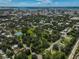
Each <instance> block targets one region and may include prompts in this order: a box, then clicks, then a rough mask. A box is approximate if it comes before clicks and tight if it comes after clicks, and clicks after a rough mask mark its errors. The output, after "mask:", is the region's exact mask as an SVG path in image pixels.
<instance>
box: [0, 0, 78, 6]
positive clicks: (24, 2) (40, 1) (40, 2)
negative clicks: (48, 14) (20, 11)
mask: <svg viewBox="0 0 79 59" xmlns="http://www.w3.org/2000/svg"><path fill="white" fill-rule="evenodd" d="M0 6H21V7H22V6H23V7H30V6H31V7H37V6H39V7H40V6H41V7H52V6H62V7H63V6H79V0H0Z"/></svg>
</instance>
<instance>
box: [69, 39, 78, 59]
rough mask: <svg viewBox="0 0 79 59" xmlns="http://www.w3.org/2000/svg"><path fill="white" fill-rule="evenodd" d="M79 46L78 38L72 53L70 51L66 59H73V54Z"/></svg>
mask: <svg viewBox="0 0 79 59" xmlns="http://www.w3.org/2000/svg"><path fill="white" fill-rule="evenodd" d="M78 46H79V38H78V41H77V42H76V44H75V45H74V47H73V49H72V51H71V54H70V55H69V57H68V59H73V58H74V55H75V52H76V50H77V48H78Z"/></svg>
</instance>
